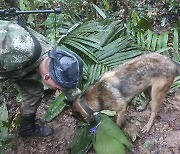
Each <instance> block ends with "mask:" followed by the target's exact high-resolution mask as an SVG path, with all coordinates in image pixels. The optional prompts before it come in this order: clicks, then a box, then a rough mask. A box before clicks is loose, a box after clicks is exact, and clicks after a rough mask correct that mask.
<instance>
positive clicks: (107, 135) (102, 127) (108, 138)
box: [93, 114, 131, 154]
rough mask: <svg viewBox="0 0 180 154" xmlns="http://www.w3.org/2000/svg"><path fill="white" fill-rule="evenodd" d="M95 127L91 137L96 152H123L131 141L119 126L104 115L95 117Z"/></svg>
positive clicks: (110, 153) (104, 153)
mask: <svg viewBox="0 0 180 154" xmlns="http://www.w3.org/2000/svg"><path fill="white" fill-rule="evenodd" d="M96 122H97V124H98V125H97V128H96V134H95V135H94V137H93V146H94V148H95V150H96V153H97V154H112V153H114V154H115V153H120V154H125V153H126V148H127V149H130V148H131V143H130V142H129V140H128V139H127V138H126V136H125V135H124V133H123V132H122V131H121V130H120V128H119V127H118V126H117V125H116V124H115V123H114V122H113V121H112V120H111V119H110V118H109V117H108V116H106V115H103V114H100V115H98V117H96Z"/></svg>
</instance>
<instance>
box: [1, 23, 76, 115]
mask: <svg viewBox="0 0 180 154" xmlns="http://www.w3.org/2000/svg"><path fill="white" fill-rule="evenodd" d="M29 30H30V31H31V32H32V33H33V35H34V36H35V37H36V38H37V39H38V40H39V41H40V44H41V46H42V53H41V57H40V58H39V59H38V60H37V61H36V62H35V63H34V64H32V65H30V66H27V67H25V68H21V67H22V66H21V65H22V64H24V63H25V62H26V61H27V59H28V57H29V56H31V55H32V53H33V51H34V43H33V40H32V38H31V36H30V34H29V32H27V31H26V30H25V29H24V28H22V27H21V26H19V25H18V24H17V23H16V21H3V20H0V36H1V37H0V79H1V80H2V81H5V80H8V81H10V82H13V83H14V85H15V87H16V88H17V90H18V91H19V92H20V94H21V96H22V105H21V114H22V115H28V114H33V113H36V111H37V108H38V106H39V103H40V102H41V100H42V96H43V91H44V89H43V83H42V81H41V76H40V75H39V74H38V73H37V68H38V66H39V64H40V62H41V61H42V60H43V58H44V57H46V56H47V52H48V51H49V50H52V49H53V45H52V44H51V43H49V42H48V41H47V40H46V38H45V37H44V36H42V35H41V34H39V33H37V32H35V31H33V30H32V29H29ZM22 40H24V41H22ZM11 70H16V71H15V72H14V73H13V74H9V73H10V72H9V71H11ZM4 71H5V72H9V73H6V74H5V75H4V74H3V72H4ZM70 92H71V93H72V95H71V94H70ZM70 92H67V97H69V98H70V100H73V99H74V98H75V96H76V95H77V94H79V91H77V90H76V89H75V90H70Z"/></svg>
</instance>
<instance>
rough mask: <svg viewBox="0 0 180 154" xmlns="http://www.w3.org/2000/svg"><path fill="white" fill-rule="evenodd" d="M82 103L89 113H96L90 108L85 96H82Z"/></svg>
mask: <svg viewBox="0 0 180 154" xmlns="http://www.w3.org/2000/svg"><path fill="white" fill-rule="evenodd" d="M80 105H81V107H82V108H83V109H84V110H85V111H86V113H87V114H89V115H93V114H94V113H95V112H94V111H93V110H92V109H91V108H89V106H88V105H87V103H86V100H85V99H84V98H83V97H82V98H80Z"/></svg>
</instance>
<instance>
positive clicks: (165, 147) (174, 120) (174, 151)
mask: <svg viewBox="0 0 180 154" xmlns="http://www.w3.org/2000/svg"><path fill="white" fill-rule="evenodd" d="M48 97H49V96H48ZM10 98H14V97H10ZM48 106H49V102H48V99H46V98H45V99H44V101H43V102H42V104H41V106H40V107H39V109H38V112H37V121H40V120H41V121H43V117H44V114H45V111H46V109H47V108H48ZM16 107H17V105H14V108H16ZM9 111H10V112H12V108H9ZM14 111H15V109H14ZM71 114H72V112H71V108H67V109H65V111H64V112H62V113H61V114H60V115H59V116H58V117H56V118H55V119H54V120H53V121H52V122H50V123H48V125H49V126H51V127H52V128H54V134H53V135H52V136H50V137H48V138H32V137H31V138H22V137H20V136H18V135H16V137H15V138H14V139H13V141H12V142H11V144H10V145H11V146H9V148H8V149H7V151H6V152H5V153H6V154H69V153H70V145H71V141H72V139H73V137H74V134H75V129H76V124H77V120H76V119H75V118H74V117H73V116H72V115H71ZM149 115H150V107H148V108H147V110H145V111H143V112H137V111H136V110H135V107H134V106H130V107H129V109H128V114H127V116H126V121H125V124H124V126H123V128H122V129H123V131H124V133H125V134H126V135H127V137H128V138H129V139H130V140H131V142H132V143H133V148H132V150H131V151H130V152H129V153H130V154H179V153H180V90H176V92H175V93H173V94H171V95H168V96H167V98H166V100H165V101H164V103H163V104H162V105H161V109H160V111H159V113H158V116H157V118H156V121H155V124H154V126H153V127H152V129H151V131H150V133H149V134H142V133H141V129H142V128H143V126H144V125H145V123H146V122H147V120H148V117H149ZM16 131H17V130H16ZM16 131H15V132H16ZM12 145H13V148H12ZM88 154H95V151H94V150H93V148H92V149H90V151H89V152H88Z"/></svg>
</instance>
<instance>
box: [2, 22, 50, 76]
mask: <svg viewBox="0 0 180 154" xmlns="http://www.w3.org/2000/svg"><path fill="white" fill-rule="evenodd" d="M28 29H29V31H31V33H32V34H33V35H34V36H35V37H36V38H37V39H38V40H39V42H40V44H41V47H42V52H41V56H40V57H39V59H38V60H37V61H36V62H35V63H33V64H32V65H30V66H28V67H25V68H22V69H21V65H24V63H26V62H27V61H28V59H29V58H30V57H31V56H32V55H33V52H34V51H35V45H34V42H33V39H32V37H31V36H30V34H29V32H28V31H26V30H25V29H24V28H23V27H21V26H20V25H18V24H17V21H5V20H0V36H1V37H0V77H1V79H9V78H12V79H16V78H17V79H19V78H22V77H24V76H26V75H27V74H28V73H29V72H31V71H33V70H34V69H35V68H37V66H38V65H39V63H40V61H41V60H42V59H43V57H44V56H47V52H48V51H49V50H52V49H53V45H52V44H51V43H50V42H49V41H48V40H47V39H46V38H45V37H44V36H42V35H41V34H39V33H37V32H35V31H33V30H32V29H30V28H28ZM12 70H16V71H15V72H13V75H11V74H10V76H8V73H10V72H11V71H12ZM3 72H7V73H5V75H4V73H3ZM12 76H13V77H12Z"/></svg>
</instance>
